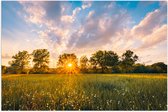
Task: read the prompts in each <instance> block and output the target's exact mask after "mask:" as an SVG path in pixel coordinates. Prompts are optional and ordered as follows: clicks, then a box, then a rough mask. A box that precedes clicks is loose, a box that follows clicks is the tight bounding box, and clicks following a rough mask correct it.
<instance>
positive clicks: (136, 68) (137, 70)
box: [134, 63, 148, 73]
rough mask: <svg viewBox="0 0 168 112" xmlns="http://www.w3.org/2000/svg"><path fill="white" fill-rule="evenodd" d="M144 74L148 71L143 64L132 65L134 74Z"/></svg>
mask: <svg viewBox="0 0 168 112" xmlns="http://www.w3.org/2000/svg"><path fill="white" fill-rule="evenodd" d="M146 72H148V69H147V67H146V66H145V65H144V64H140V63H137V64H135V65H134V73H146Z"/></svg>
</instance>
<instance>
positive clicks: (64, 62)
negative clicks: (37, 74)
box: [57, 53, 78, 73]
mask: <svg viewBox="0 0 168 112" xmlns="http://www.w3.org/2000/svg"><path fill="white" fill-rule="evenodd" d="M69 64H70V65H71V67H69ZM77 64H78V59H77V57H76V55H75V54H67V53H64V54H62V55H60V56H59V59H58V63H57V66H58V67H60V70H61V72H65V73H76V72H77V70H78V69H77V67H78V66H77Z"/></svg>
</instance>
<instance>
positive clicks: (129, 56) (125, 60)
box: [121, 50, 138, 73]
mask: <svg viewBox="0 0 168 112" xmlns="http://www.w3.org/2000/svg"><path fill="white" fill-rule="evenodd" d="M121 59H122V60H121V66H122V71H123V72H126V73H128V72H132V70H133V65H134V64H135V62H136V61H137V60H138V56H137V55H136V54H134V52H133V51H131V50H127V51H126V52H125V53H123V55H122V58H121Z"/></svg>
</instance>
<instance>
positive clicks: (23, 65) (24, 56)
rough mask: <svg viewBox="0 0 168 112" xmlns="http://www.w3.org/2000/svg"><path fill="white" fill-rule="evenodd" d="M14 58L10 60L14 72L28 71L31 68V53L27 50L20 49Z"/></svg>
mask: <svg viewBox="0 0 168 112" xmlns="http://www.w3.org/2000/svg"><path fill="white" fill-rule="evenodd" d="M12 58H13V60H12V61H10V62H9V64H10V70H11V71H12V73H27V72H28V70H29V62H30V61H29V60H30V54H28V52H27V51H22V52H21V51H19V52H18V53H17V54H16V55H14V56H12Z"/></svg>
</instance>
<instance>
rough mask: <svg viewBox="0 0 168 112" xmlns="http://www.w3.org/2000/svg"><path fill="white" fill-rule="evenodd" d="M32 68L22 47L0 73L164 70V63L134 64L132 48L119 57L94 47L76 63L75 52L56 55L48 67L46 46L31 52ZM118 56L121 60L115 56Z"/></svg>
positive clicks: (157, 71) (135, 56)
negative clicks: (50, 66) (68, 66)
mask: <svg viewBox="0 0 168 112" xmlns="http://www.w3.org/2000/svg"><path fill="white" fill-rule="evenodd" d="M32 55H33V60H32V61H33V62H34V66H33V68H30V67H29V61H30V54H28V52H27V51H22V52H20V51H19V53H18V54H16V55H15V56H13V57H12V58H13V60H12V61H10V62H9V64H10V65H11V66H10V67H4V68H3V66H2V73H3V74H5V73H29V72H30V73H67V72H68V73H69V72H71V71H73V73H78V72H79V71H80V72H81V73H167V65H166V64H164V63H163V62H158V63H154V64H152V65H147V66H146V65H144V64H140V63H138V64H136V63H135V62H136V61H137V60H138V56H137V55H136V54H134V52H133V51H131V50H127V51H126V52H125V53H123V54H122V56H121V57H119V56H118V55H117V53H115V52H113V51H106V50H104V51H101V50H99V51H96V52H95V53H94V54H92V56H91V57H90V59H89V60H88V58H87V56H82V57H81V58H80V60H79V61H80V63H79V64H80V65H79V67H80V68H79V67H78V59H77V56H76V55H75V54H74V53H73V54H67V53H64V54H62V55H60V56H59V59H58V63H57V67H56V68H55V69H50V68H49V57H50V54H49V52H48V50H47V49H37V50H34V51H33V53H32ZM119 58H120V59H121V60H119ZM68 63H71V64H72V65H73V67H72V68H73V70H72V69H71V70H70V69H69V70H70V71H67V70H68V69H67V65H68Z"/></svg>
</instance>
